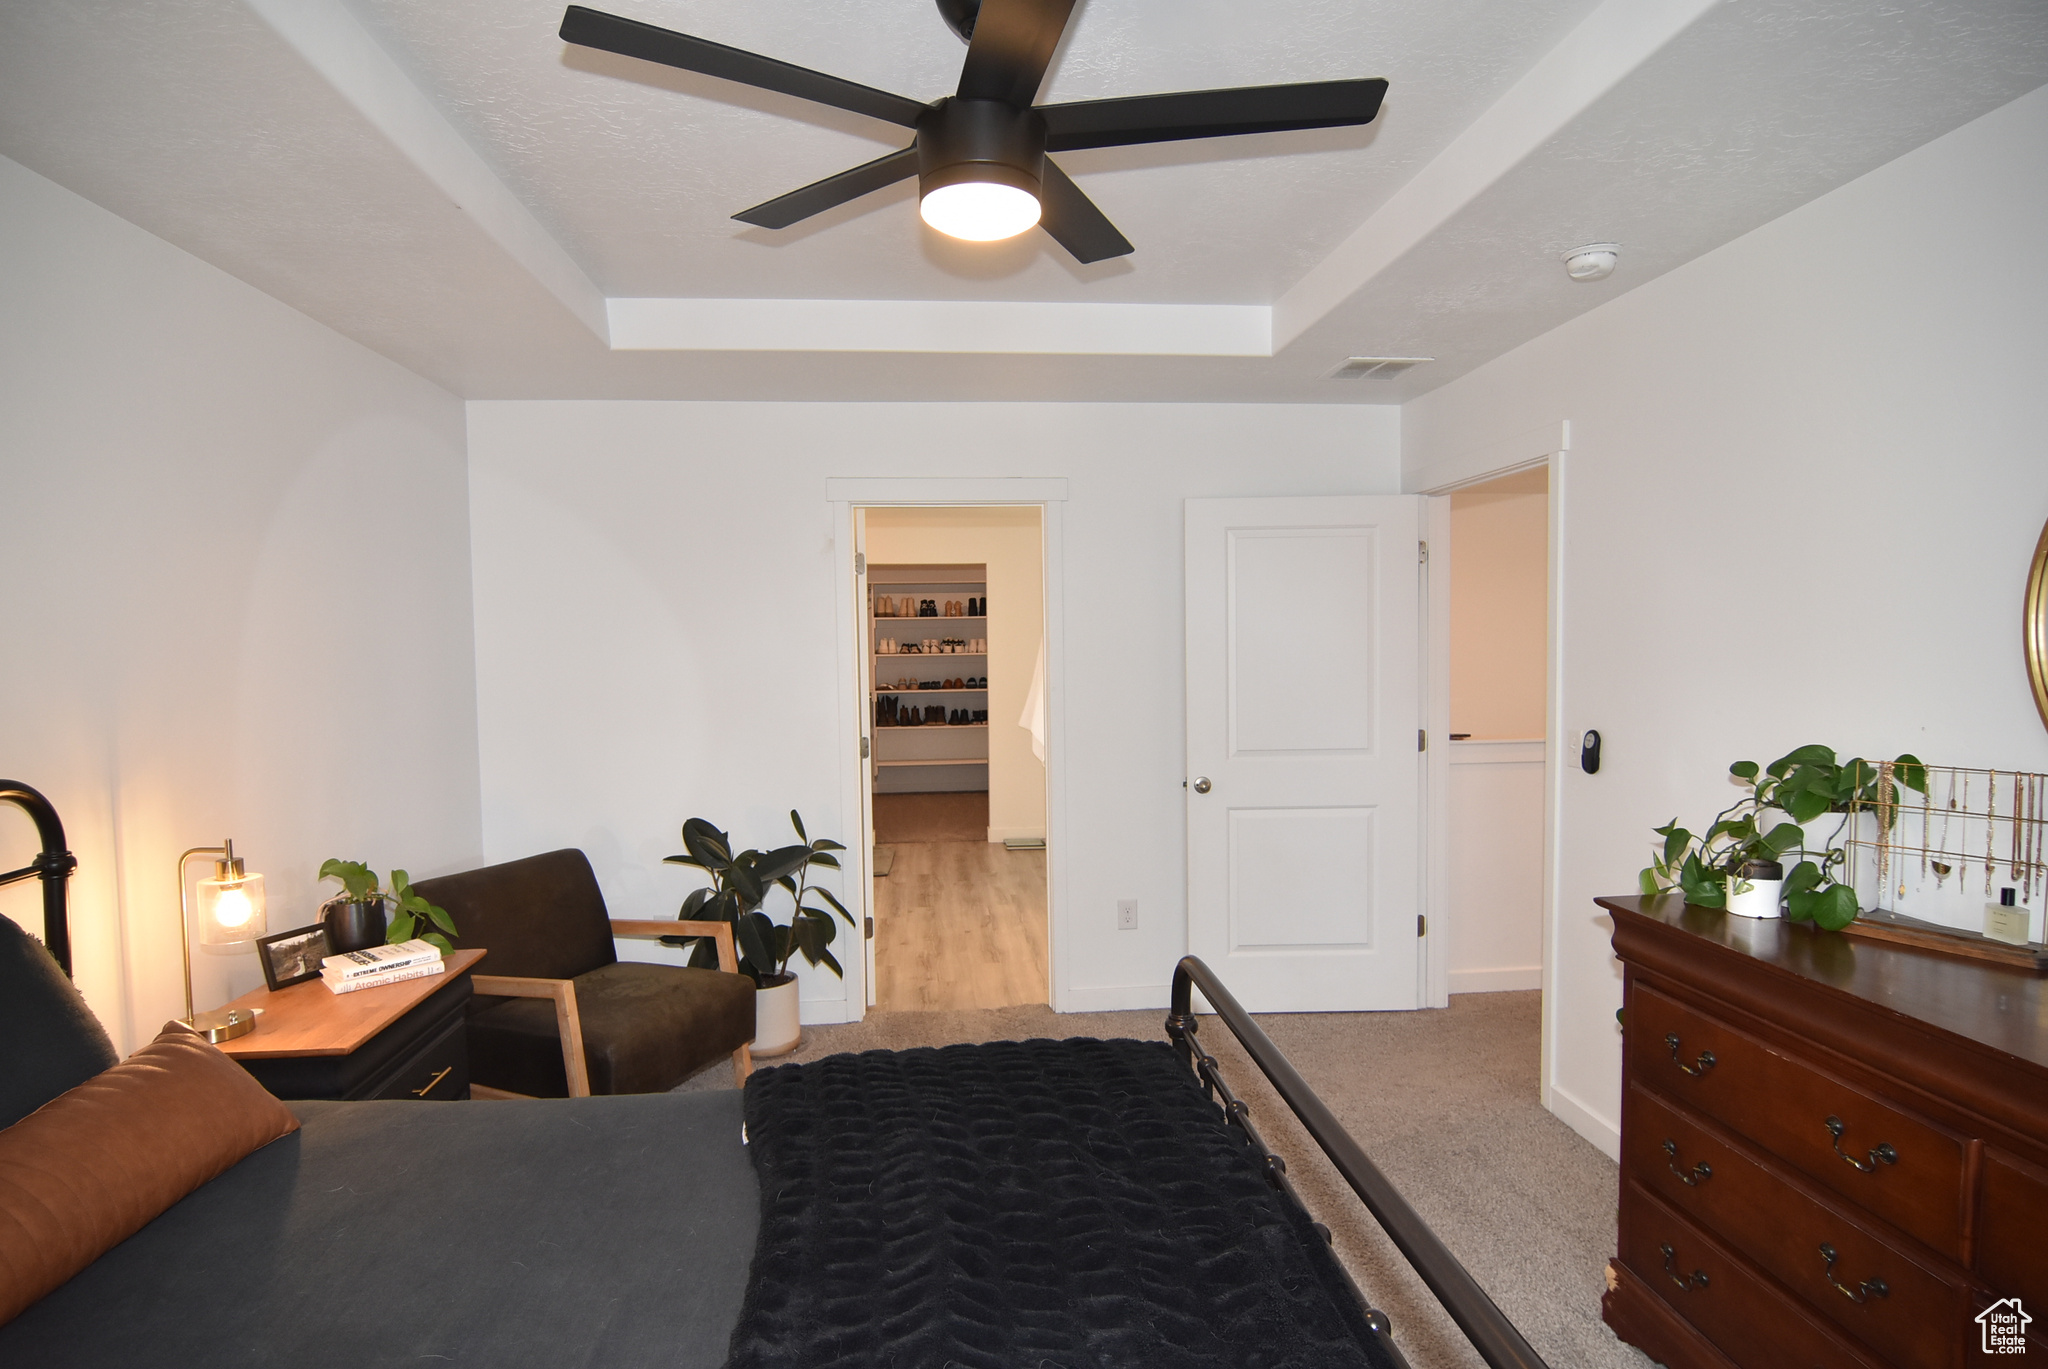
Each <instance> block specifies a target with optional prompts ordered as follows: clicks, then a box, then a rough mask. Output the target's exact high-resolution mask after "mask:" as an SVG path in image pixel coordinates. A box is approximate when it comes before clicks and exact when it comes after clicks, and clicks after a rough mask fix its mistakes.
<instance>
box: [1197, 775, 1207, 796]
mask: <svg viewBox="0 0 2048 1369" xmlns="http://www.w3.org/2000/svg"><path fill="white" fill-rule="evenodd" d="M1195 792H1196V793H1197V794H1206V793H1208V792H1209V777H1208V776H1207V775H1198V776H1196V777H1195Z"/></svg>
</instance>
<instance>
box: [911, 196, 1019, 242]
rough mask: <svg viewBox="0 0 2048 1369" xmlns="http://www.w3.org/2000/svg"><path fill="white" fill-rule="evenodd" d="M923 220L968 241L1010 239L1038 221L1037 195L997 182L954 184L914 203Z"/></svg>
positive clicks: (947, 234)
mask: <svg viewBox="0 0 2048 1369" xmlns="http://www.w3.org/2000/svg"><path fill="white" fill-rule="evenodd" d="M917 212H918V214H919V215H920V216H922V217H923V219H924V221H925V222H926V223H928V224H930V225H931V226H932V227H933V228H936V229H938V230H939V231H940V232H941V233H944V234H945V235H946V236H948V237H952V238H963V239H965V240H966V241H968V242H998V241H1001V240H1002V239H1004V238H1014V237H1016V236H1017V235H1018V234H1019V233H1022V232H1024V231H1025V230H1026V229H1028V228H1031V227H1033V226H1034V225H1036V224H1037V222H1038V214H1039V204H1038V196H1036V195H1034V194H1032V193H1031V192H1030V191H1028V190H1020V189H1019V188H1018V187H1016V186H1014V185H1004V184H1002V183H1001V182H1000V181H956V182H954V183H953V184H952V185H942V186H937V187H935V188H934V189H931V190H928V191H926V192H925V194H924V197H923V198H922V199H920V200H919V201H918V202H917Z"/></svg>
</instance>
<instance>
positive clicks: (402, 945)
mask: <svg viewBox="0 0 2048 1369" xmlns="http://www.w3.org/2000/svg"><path fill="white" fill-rule="evenodd" d="M440 958H441V948H440V947H438V946H436V945H434V944H433V943H432V942H430V941H421V940H419V939H418V938H414V939H413V940H411V941H401V942H399V943H398V944H397V945H396V946H369V947H366V948H364V949H363V950H360V951H344V952H343V953H342V954H340V955H330V956H327V957H325V958H323V959H322V960H321V962H320V973H322V974H332V975H336V976H338V977H340V978H342V979H362V978H364V977H366V976H368V975H377V974H383V973H385V972H386V971H388V970H403V969H407V968H409V967H411V966H413V965H424V964H426V963H427V962H428V961H430V960H439V959H440Z"/></svg>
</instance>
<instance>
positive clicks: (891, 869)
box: [855, 505, 1050, 1011]
mask: <svg viewBox="0 0 2048 1369" xmlns="http://www.w3.org/2000/svg"><path fill="white" fill-rule="evenodd" d="M855 515H856V528H857V539H858V545H859V546H860V548H861V551H862V557H863V562H864V567H865V574H864V578H863V597H864V604H863V633H862V635H863V637H864V639H865V640H864V643H863V646H864V650H865V663H866V666H867V669H866V670H865V671H864V672H863V674H864V679H863V680H862V681H861V689H862V693H863V695H864V698H863V706H864V708H865V709H866V711H867V717H868V723H869V728H870V733H869V735H870V747H869V752H870V754H869V757H868V766H867V789H868V792H867V794H866V796H865V797H866V798H867V800H868V801H867V803H866V804H865V805H864V807H865V808H866V810H867V815H868V822H867V824H866V827H867V831H866V833H865V834H864V835H865V836H866V837H867V839H868V842H869V844H870V849H871V851H872V854H873V859H872V866H871V868H872V872H873V876H874V879H873V884H872V889H873V894H872V899H871V902H870V905H869V906H870V908H871V910H872V916H873V920H874V928H873V935H872V937H871V939H870V940H869V943H868V946H869V957H870V959H869V971H870V972H869V975H868V977H867V982H868V985H869V1000H868V1001H869V1004H870V1006H873V1007H876V1008H878V1009H882V1010H898V1011H903V1010H908V1011H932V1010H941V1009H960V1008H998V1007H1013V1006H1017V1005H1021V1004H1030V1003H1044V1002H1047V1001H1048V999H1049V996H1050V995H1049V972H1048V950H1049V944H1048V943H1049V938H1048V929H1047V897H1046V859H1047V853H1046V848H1045V841H1046V831H1047V824H1046V787H1047V786H1046V766H1045V756H1046V735H1047V732H1046V719H1045V715H1046V709H1045V697H1046V691H1045V687H1044V683H1043V676H1044V669H1045V665H1044V651H1045V591H1044V580H1045V575H1044V559H1045V557H1044V529H1043V523H1044V520H1043V514H1042V511H1041V509H1039V508H1038V507H1037V506H1035V505H967V506H918V507H865V508H857V509H856V510H855Z"/></svg>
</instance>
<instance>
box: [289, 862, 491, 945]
mask: <svg viewBox="0 0 2048 1369" xmlns="http://www.w3.org/2000/svg"><path fill="white" fill-rule="evenodd" d="M320 878H322V879H338V880H340V881H341V892H340V893H338V894H336V895H335V896H334V897H333V898H330V899H328V900H327V902H325V903H323V904H321V905H320V920H321V921H322V922H324V923H326V924H327V940H328V941H329V942H330V943H332V945H333V947H334V954H336V955H342V954H345V953H346V952H349V951H360V950H365V949H367V948H369V947H371V946H381V945H384V944H386V943H387V942H388V943H389V944H390V945H393V946H396V945H398V944H399V943H401V942H405V941H411V940H412V939H413V938H414V937H415V936H417V937H419V938H420V940H422V941H429V942H432V943H433V944H434V945H436V946H438V947H440V948H441V954H442V955H447V954H448V953H449V951H450V950H452V949H453V947H451V946H450V944H449V942H448V937H450V936H460V935H461V933H459V932H457V931H456V930H455V919H454V918H452V917H450V916H448V910H447V909H445V908H436V907H435V906H434V905H433V904H431V903H429V902H427V901H426V900H425V899H423V898H421V897H420V896H419V895H418V894H416V893H414V892H413V891H412V879H411V877H409V876H408V875H407V874H406V873H405V871H403V870H393V871H392V872H391V889H390V892H388V893H387V892H385V890H384V889H383V888H382V887H380V884H379V882H378V879H377V872H376V871H375V870H372V869H371V868H370V867H369V866H367V865H365V864H363V863H362V862H361V861H359V860H329V861H326V862H324V863H323V864H322V865H321V866H320ZM387 903H388V904H390V905H392V906H393V907H394V908H396V909H397V910H398V911H397V912H396V914H395V915H393V916H392V917H391V918H390V920H389V921H388V923H387V921H386V919H385V916H384V905H385V904H387ZM422 927H426V928H429V929H430V930H428V931H426V932H424V933H423V932H421V930H420V929H421V928H422ZM437 927H438V928H439V929H440V930H439V931H434V930H431V929H432V928H437ZM442 932H446V933H447V936H443V935H442Z"/></svg>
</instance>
